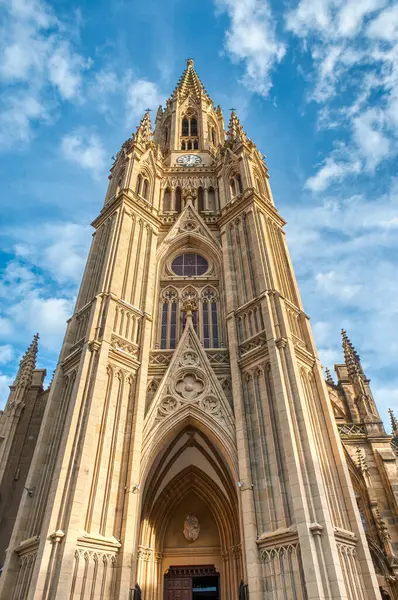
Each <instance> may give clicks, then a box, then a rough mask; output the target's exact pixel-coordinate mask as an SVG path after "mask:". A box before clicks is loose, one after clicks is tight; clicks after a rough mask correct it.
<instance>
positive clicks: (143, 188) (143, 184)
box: [135, 173, 149, 200]
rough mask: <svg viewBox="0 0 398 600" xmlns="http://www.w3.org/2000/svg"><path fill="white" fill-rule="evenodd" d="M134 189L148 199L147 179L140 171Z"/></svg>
mask: <svg viewBox="0 0 398 600" xmlns="http://www.w3.org/2000/svg"><path fill="white" fill-rule="evenodd" d="M135 191H136V193H137V194H138V195H139V196H141V197H142V198H144V199H145V200H149V180H148V178H147V177H144V176H143V175H142V174H141V173H139V174H138V176H137V183H136V186H135Z"/></svg>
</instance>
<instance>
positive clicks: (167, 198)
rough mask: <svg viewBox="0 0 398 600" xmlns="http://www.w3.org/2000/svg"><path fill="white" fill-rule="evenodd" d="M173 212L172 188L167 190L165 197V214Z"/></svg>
mask: <svg viewBox="0 0 398 600" xmlns="http://www.w3.org/2000/svg"><path fill="white" fill-rule="evenodd" d="M170 210H171V192H170V188H166V189H165V191H164V195H163V212H169V211H170Z"/></svg>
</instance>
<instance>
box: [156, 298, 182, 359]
mask: <svg viewBox="0 0 398 600" xmlns="http://www.w3.org/2000/svg"><path fill="white" fill-rule="evenodd" d="M178 312H179V305H178V295H177V291H176V290H175V289H173V288H167V289H166V290H164V292H163V294H162V318H161V325H160V348H161V349H162V350H165V349H166V348H171V349H174V348H175V347H176V343H177V322H178Z"/></svg>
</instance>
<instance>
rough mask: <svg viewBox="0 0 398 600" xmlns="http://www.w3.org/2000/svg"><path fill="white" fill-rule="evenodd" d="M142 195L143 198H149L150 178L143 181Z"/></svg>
mask: <svg viewBox="0 0 398 600" xmlns="http://www.w3.org/2000/svg"><path fill="white" fill-rule="evenodd" d="M141 196H142V197H143V198H145V200H148V196H149V181H148V179H144V182H143V185H142V193H141Z"/></svg>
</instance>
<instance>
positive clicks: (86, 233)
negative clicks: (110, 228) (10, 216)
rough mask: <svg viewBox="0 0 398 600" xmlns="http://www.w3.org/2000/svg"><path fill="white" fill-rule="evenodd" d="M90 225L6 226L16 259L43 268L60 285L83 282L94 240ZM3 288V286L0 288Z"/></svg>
mask: <svg viewBox="0 0 398 600" xmlns="http://www.w3.org/2000/svg"><path fill="white" fill-rule="evenodd" d="M91 232H92V230H91V227H89V226H88V225H87V226H86V225H79V224H77V223H70V222H66V223H58V222H49V223H41V225H40V227H39V228H37V227H31V226H27V227H17V228H9V229H4V230H3V231H2V234H3V237H5V238H8V239H10V241H11V245H12V249H13V251H14V254H15V256H16V257H17V258H21V259H24V260H25V261H26V262H28V263H29V264H31V265H34V266H35V268H36V269H42V270H43V271H44V272H45V273H46V274H49V275H50V276H51V277H52V278H53V279H54V280H55V281H57V282H58V283H61V284H65V283H69V285H70V284H71V283H73V284H76V283H78V282H79V281H80V278H81V275H82V273H83V268H84V265H85V261H86V256H87V252H88V248H89V244H90V240H91V236H90V233H91ZM0 289H1V288H0Z"/></svg>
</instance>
